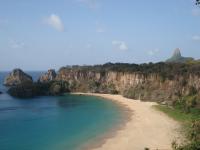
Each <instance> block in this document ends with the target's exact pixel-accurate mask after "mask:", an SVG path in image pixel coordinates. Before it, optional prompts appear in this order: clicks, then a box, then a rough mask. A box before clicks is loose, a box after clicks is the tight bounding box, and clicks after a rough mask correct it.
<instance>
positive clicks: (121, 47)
mask: <svg viewBox="0 0 200 150" xmlns="http://www.w3.org/2000/svg"><path fill="white" fill-rule="evenodd" d="M112 45H113V46H115V47H116V48H117V49H119V50H123V51H125V50H128V46H127V44H126V42H124V41H112Z"/></svg>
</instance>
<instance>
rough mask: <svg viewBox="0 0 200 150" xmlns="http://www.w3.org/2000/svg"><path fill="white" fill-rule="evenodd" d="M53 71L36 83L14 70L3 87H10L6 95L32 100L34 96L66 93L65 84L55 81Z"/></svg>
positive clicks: (29, 77)
mask: <svg viewBox="0 0 200 150" xmlns="http://www.w3.org/2000/svg"><path fill="white" fill-rule="evenodd" d="M55 77H56V72H55V70H52V69H51V70H48V72H47V73H45V74H44V75H42V76H41V77H40V78H39V79H38V81H37V82H33V80H32V77H31V76H30V75H28V74H26V73H24V72H23V71H22V70H21V69H14V70H13V71H12V72H11V73H10V74H9V75H8V76H7V77H6V79H5V81H4V85H6V86H7V87H10V88H9V90H8V93H9V94H10V95H11V96H13V97H18V98H32V97H35V96H47V95H61V94H62V93H64V92H68V91H69V90H68V84H67V83H66V82H59V81H55V80H54V79H55Z"/></svg>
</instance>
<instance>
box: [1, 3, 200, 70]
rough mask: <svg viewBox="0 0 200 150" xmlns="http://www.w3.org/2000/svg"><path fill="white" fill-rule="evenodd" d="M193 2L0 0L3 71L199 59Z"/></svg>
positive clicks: (198, 20) (198, 13) (198, 14)
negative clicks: (177, 55)
mask: <svg viewBox="0 0 200 150" xmlns="http://www.w3.org/2000/svg"><path fill="white" fill-rule="evenodd" d="M199 27H200V7H197V6H195V5H194V0H166V1H164V0H151V1H141V0H43V1H42V0H1V1H0V70H11V69H13V68H16V67H18V68H22V69H24V70H47V69H48V68H55V69H59V68H60V67H61V66H65V65H75V64H79V65H84V64H102V63H106V62H128V63H144V62H158V61H163V60H165V59H167V58H168V57H170V56H171V54H172V52H173V50H174V49H175V48H180V49H181V51H182V55H184V56H191V57H194V58H200V28H199Z"/></svg>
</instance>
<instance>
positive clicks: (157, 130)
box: [74, 93, 181, 150]
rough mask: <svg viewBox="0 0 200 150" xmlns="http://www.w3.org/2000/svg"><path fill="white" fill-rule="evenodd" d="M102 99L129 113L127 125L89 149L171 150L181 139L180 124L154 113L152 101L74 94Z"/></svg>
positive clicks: (108, 95) (109, 95) (159, 113)
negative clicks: (120, 106)
mask: <svg viewBox="0 0 200 150" xmlns="http://www.w3.org/2000/svg"><path fill="white" fill-rule="evenodd" d="M74 94H78V95H89V96H97V97H102V98H105V99H108V100H112V101H115V102H118V103H121V104H122V106H124V107H126V108H127V109H129V110H131V111H132V113H131V114H132V115H131V117H130V119H129V120H128V121H127V123H126V124H125V125H124V126H123V127H122V128H120V129H119V130H117V131H116V132H115V134H112V136H110V137H109V136H108V137H107V139H104V142H103V143H101V145H100V146H99V147H95V148H94V147H92V148H89V149H92V150H133V149H134V150H144V148H150V149H159V150H170V149H171V143H172V141H173V140H179V139H181V135H180V124H179V123H178V122H176V121H175V120H173V119H171V118H169V117H168V116H167V115H166V114H164V113H162V112H159V111H157V110H155V109H154V108H153V107H152V106H153V105H157V104H156V103H154V102H141V101H139V100H132V99H128V98H125V97H122V96H121V95H111V94H93V93H74Z"/></svg>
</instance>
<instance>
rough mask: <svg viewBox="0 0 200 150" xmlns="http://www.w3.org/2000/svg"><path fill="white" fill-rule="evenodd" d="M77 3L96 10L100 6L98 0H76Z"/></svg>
mask: <svg viewBox="0 0 200 150" xmlns="http://www.w3.org/2000/svg"><path fill="white" fill-rule="evenodd" d="M78 2H81V3H83V4H85V5H86V6H88V7H89V8H91V9H97V8H99V6H100V4H99V2H98V0H78Z"/></svg>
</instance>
